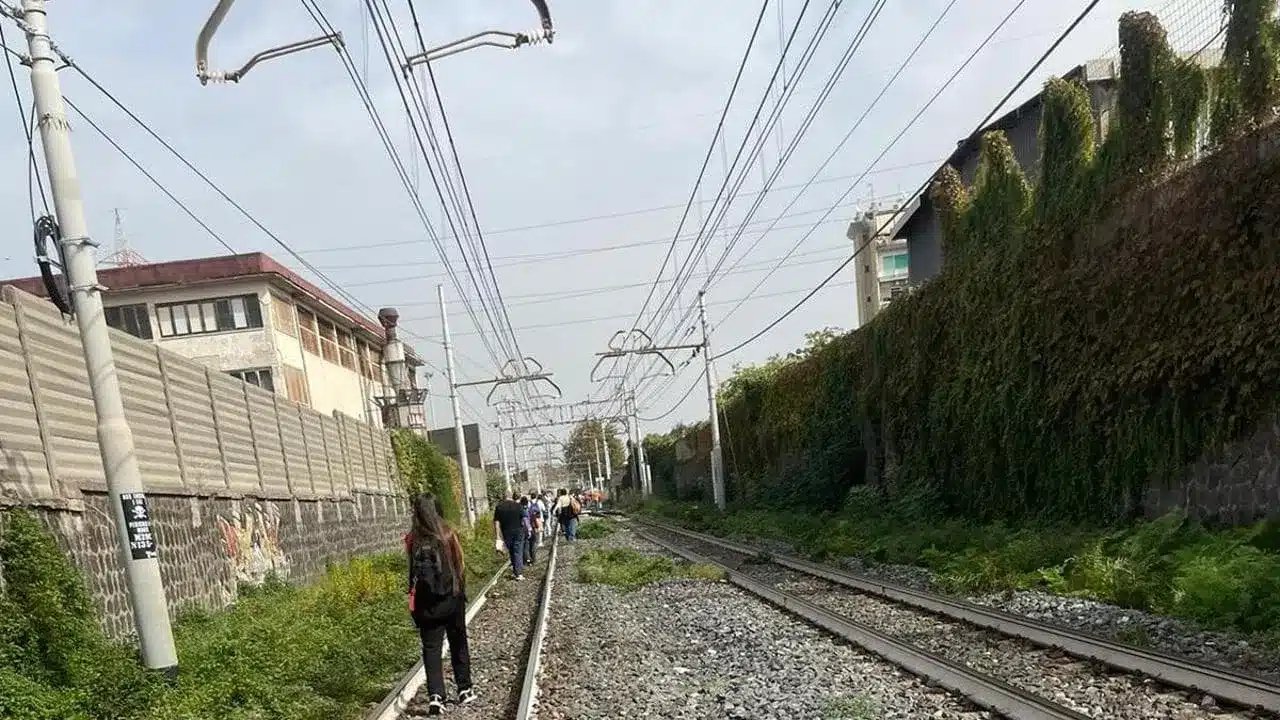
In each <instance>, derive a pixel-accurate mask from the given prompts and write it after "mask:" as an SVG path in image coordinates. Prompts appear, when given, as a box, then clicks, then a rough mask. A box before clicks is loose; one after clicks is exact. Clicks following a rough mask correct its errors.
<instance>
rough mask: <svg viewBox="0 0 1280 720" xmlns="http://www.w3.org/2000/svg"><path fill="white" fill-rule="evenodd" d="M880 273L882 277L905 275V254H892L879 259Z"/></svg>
mask: <svg viewBox="0 0 1280 720" xmlns="http://www.w3.org/2000/svg"><path fill="white" fill-rule="evenodd" d="M880 272H881V273H882V274H884V275H905V274H906V273H907V254H906V253H893V254H892V255H884V256H881V258H880Z"/></svg>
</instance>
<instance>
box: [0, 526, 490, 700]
mask: <svg viewBox="0 0 1280 720" xmlns="http://www.w3.org/2000/svg"><path fill="white" fill-rule="evenodd" d="M6 520H7V529H6V531H5V533H4V535H3V538H2V539H0V566H2V567H3V574H4V586H3V592H0V717H3V718H6V719H9V718H12V720H68V719H70V720H205V719H208V720H213V719H214V718H217V719H218V720H261V719H262V718H280V719H281V720H340V719H344V718H357V717H359V716H360V714H361V712H362V711H363V709H364V707H365V706H366V705H367V704H368V703H369V702H372V701H375V700H377V699H380V698H381V697H382V696H383V695H384V694H385V693H386V690H387V687H388V685H389V684H390V682H392V681H393V680H394V679H395V678H396V677H397V676H398V675H399V674H400V673H402V672H404V670H405V669H406V668H408V667H409V666H411V665H412V664H413V662H414V659H415V658H416V657H417V654H418V652H419V651H420V648H419V645H418V636H417V632H416V631H415V630H414V628H413V624H412V622H411V621H410V619H409V615H408V612H407V606H406V600H405V567H404V562H405V559H404V556H403V554H401V553H390V554H387V555H381V556H375V557H369V558H360V559H356V560H354V561H352V562H350V563H347V564H345V565H341V566H337V567H334V568H332V569H330V570H329V571H328V572H327V573H326V574H325V576H324V577H323V578H322V579H320V581H318V582H316V583H315V584H313V585H311V586H308V587H295V586H291V585H288V584H285V583H282V582H279V581H275V580H270V579H269V580H268V582H267V583H265V584H264V585H263V586H262V587H258V588H242V589H241V591H240V598H239V600H238V601H237V603H236V605H235V606H234V607H232V608H230V609H228V610H226V611H223V612H217V613H206V612H188V613H186V614H184V615H183V616H181V617H180V618H179V619H178V620H177V622H176V623H175V628H174V629H175V637H176V641H177V646H178V657H179V660H180V664H181V674H180V676H179V680H178V682H177V683H176V684H174V685H169V684H166V683H164V682H162V681H161V680H160V679H159V678H157V677H155V676H154V675H153V674H151V673H150V672H148V671H146V670H145V669H144V668H143V667H142V665H141V664H140V662H139V660H138V658H137V656H136V652H135V651H134V649H133V648H132V646H128V645H124V644H120V643H116V642H112V641H110V640H109V639H107V637H106V636H105V635H104V634H103V632H102V630H101V629H100V626H99V624H98V617H97V611H96V609H95V608H94V606H93V603H92V601H91V600H90V597H89V595H88V593H87V591H86V589H85V586H84V583H83V581H82V579H81V577H80V575H79V573H78V571H77V570H76V569H75V567H74V566H73V565H72V564H71V562H70V560H69V559H68V558H67V557H66V556H64V555H63V554H62V552H61V551H60V550H59V549H58V547H57V546H56V545H55V543H54V541H53V538H52V536H51V535H50V534H49V533H48V532H47V531H46V530H45V529H44V528H43V527H42V526H41V525H40V523H39V522H38V521H37V520H36V519H35V517H34V516H32V515H31V514H30V513H27V512H25V511H21V510H18V511H10V512H8V513H7V518H6ZM462 538H463V546H464V551H465V553H466V558H467V581H468V584H469V586H470V587H473V588H475V587H478V586H479V584H480V583H482V582H484V581H485V580H487V579H488V578H489V577H490V576H491V575H492V574H493V573H494V571H495V570H496V567H497V564H498V560H497V559H496V558H495V557H494V553H493V548H492V546H493V528H492V523H485V522H480V523H477V529H476V530H475V531H474V532H471V531H463V532H462Z"/></svg>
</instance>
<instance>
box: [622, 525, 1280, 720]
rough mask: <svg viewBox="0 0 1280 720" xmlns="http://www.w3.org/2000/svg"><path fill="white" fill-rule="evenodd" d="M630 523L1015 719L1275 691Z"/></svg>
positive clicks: (1276, 703)
mask: <svg viewBox="0 0 1280 720" xmlns="http://www.w3.org/2000/svg"><path fill="white" fill-rule="evenodd" d="M631 521H632V524H633V525H640V526H641V527H639V528H635V527H633V529H634V530H635V531H636V532H637V534H639V535H641V536H642V537H645V538H646V539H649V540H650V541H652V542H655V543H658V544H659V545H663V546H665V547H666V548H667V549H669V550H671V551H672V552H675V553H677V554H679V555H682V556H684V557H686V558H688V559H690V560H692V561H694V562H710V563H712V564H715V565H718V566H720V567H721V568H722V569H724V570H725V571H726V572H727V573H728V577H729V579H730V581H731V582H733V583H734V584H736V585H738V586H740V587H742V588H743V589H745V590H747V591H748V592H751V593H753V594H756V595H758V596H761V597H764V598H765V599H767V600H769V601H771V602H773V603H774V604H776V605H779V606H781V607H783V608H785V609H787V610H790V611H792V612H794V613H796V614H798V615H801V616H802V617H805V618H806V619H807V620H809V621H811V622H813V623H815V624H817V625H819V626H821V627H823V628H825V629H827V630H829V631H831V632H834V633H836V634H838V635H841V636H842V637H844V638H845V639H847V640H850V641H851V642H854V643H855V644H858V645H861V646H863V647H865V648H867V649H869V650H871V651H873V652H876V653H877V654H880V655H881V656H883V657H885V658H886V659H888V660H890V661H891V662H894V663H895V664H898V665H900V666H902V667H904V668H906V669H908V670H909V671H911V672H913V673H915V674H917V675H920V676H922V677H925V678H928V679H930V680H932V681H934V682H937V683H938V684H940V685H942V686H944V687H946V688H948V689H950V690H953V691H955V692H957V693H960V694H963V695H965V696H967V697H969V698H970V699H972V700H973V701H974V702H975V703H977V704H978V705H981V706H983V707H985V708H987V709H990V710H992V711H995V712H998V713H1000V714H1002V715H1004V716H1006V717H1009V718H1014V719H1015V720H1023V719H1026V720H1031V719H1033V718H1034V719H1037V720H1038V719H1040V718H1081V717H1095V718H1103V717H1106V718H1110V717H1130V715H1128V714H1119V712H1117V711H1127V710H1128V709H1130V708H1136V707H1141V708H1145V710H1144V711H1143V713H1142V714H1134V715H1131V716H1132V717H1143V718H1148V717H1151V718H1155V717H1167V718H1180V719H1181V718H1194V717H1209V716H1211V715H1213V714H1215V713H1217V712H1219V709H1218V708H1217V706H1216V703H1217V702H1219V701H1222V702H1225V703H1229V704H1231V705H1234V706H1237V707H1240V708H1242V710H1241V711H1240V712H1239V713H1237V714H1235V715H1234V717H1238V718H1264V717H1276V715H1274V713H1275V712H1276V711H1277V710H1280V687H1278V686H1276V685H1273V684H1271V683H1269V682H1267V681H1265V680H1262V679H1260V678H1256V677H1252V676H1249V675H1245V674H1240V673H1235V672H1232V671H1229V670H1226V669H1224V668H1220V667H1215V666H1211V665H1204V664H1200V663H1195V662H1193V661H1189V660H1186V659H1184V658H1180V657H1176V656H1171V655H1165V654H1162V653H1157V652H1154V651H1150V650H1146V649H1143V648H1136V647H1131V646H1126V645H1123V644H1120V643H1116V642H1114V641H1111V640H1107V639H1104V638H1099V637H1096V636H1093V635H1089V634H1086V633H1080V632H1076V631H1072V630H1068V629H1066V628H1062V627H1059V626H1055V625H1049V624H1045V623H1041V622H1038V621H1035V620H1031V619H1029V618H1025V617H1021V616H1017V615H1012V614H1009V613H1004V612H1001V611H997V610H993V609H991V608H986V607H982V606H978V605H974V604H972V603H967V602H964V601H961V600H956V599H953V598H948V597H944V596H940V595H936V594H933V593H927V592H922V591H918V590H914V589H911V588H906V587H902V586H897V585H893V584H890V583H885V582H883V581H879V580H869V579H867V578H864V577H860V576H857V575H854V574H852V573H847V572H844V571H842V570H838V569H835V568H832V567H829V566H825V565H821V564H817V563H811V562H808V561H805V560H800V559H798V558H791V557H786V556H779V555H770V554H766V553H762V551H761V550H760V549H758V548H754V547H751V546H749V545H744V544H741V543H735V542H731V541H726V540H723V539H721V538H716V537H713V536H709V535H704V534H701V533H695V532H692V531H688V530H685V529H683V528H677V527H674V526H671V525H667V524H665V523H655V522H652V521H648V520H636V519H634V518H632V519H631ZM1077 659H1078V660H1077ZM1081 661H1084V662H1081ZM1100 666H1102V667H1100ZM1108 670H1110V671H1116V672H1115V673H1114V674H1108V672H1107V671H1108ZM1135 676H1137V677H1135ZM1161 686H1168V687H1175V688H1178V689H1180V690H1188V691H1193V692H1194V693H1195V694H1196V695H1197V696H1199V698H1198V699H1197V698H1190V699H1187V698H1183V697H1182V696H1180V695H1177V694H1172V693H1169V692H1166V691H1164V690H1163V689H1162V687H1161Z"/></svg>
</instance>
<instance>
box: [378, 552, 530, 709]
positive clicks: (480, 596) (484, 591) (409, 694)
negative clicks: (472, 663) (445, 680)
mask: <svg viewBox="0 0 1280 720" xmlns="http://www.w3.org/2000/svg"><path fill="white" fill-rule="evenodd" d="M506 570H507V568H506V566H503V567H500V568H498V569H497V571H495V572H494V573H493V577H491V578H489V580H488V581H487V582H486V583H485V584H484V587H482V588H481V589H480V592H479V593H477V594H476V596H475V597H474V598H472V599H471V602H470V603H468V604H467V613H466V618H467V624H468V625H470V624H471V621H472V620H474V619H475V616H476V615H478V614H479V613H480V609H481V608H483V607H484V604H485V602H486V601H487V600H488V596H489V591H490V590H492V589H493V586H494V585H497V584H498V580H500V579H501V578H502V574H503V573H504V572H506ZM448 648H449V642H448V640H446V641H445V644H444V647H443V649H442V650H441V652H442V653H444V652H448ZM426 681H427V674H426V669H425V668H424V667H423V664H422V658H418V662H417V663H415V664H414V666H413V667H412V668H410V670H409V672H407V673H405V674H404V676H403V677H401V678H400V681H399V682H397V683H396V684H395V687H393V688H392V689H391V692H389V693H387V696H386V697H384V698H383V699H382V702H380V703H378V705H377V706H376V707H375V708H374V709H373V710H371V711H370V712H369V714H367V715H365V718H366V720H396V718H398V717H400V715H401V714H402V713H403V712H404V711H405V709H406V708H407V707H408V705H409V702H410V701H412V700H413V698H414V696H415V695H417V694H418V690H419V689H421V688H422V685H423V683H425V682H426Z"/></svg>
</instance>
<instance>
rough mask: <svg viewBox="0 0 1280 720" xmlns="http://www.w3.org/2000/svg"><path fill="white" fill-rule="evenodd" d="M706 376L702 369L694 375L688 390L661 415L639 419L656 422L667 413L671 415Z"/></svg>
mask: <svg viewBox="0 0 1280 720" xmlns="http://www.w3.org/2000/svg"><path fill="white" fill-rule="evenodd" d="M706 376H707V372H706V370H703V371H702V372H700V373H698V374H697V375H695V376H694V378H693V384H692V385H690V386H689V389H688V390H685V391H684V394H683V395H681V396H680V399H679V400H677V401H676V404H675V405H672V406H671V409H670V410H668V411H666V412H664V413H662V414H661V415H658V416H657V417H651V418H647V417H642V418H640V419H641V420H643V421H644V422H658V421H659V420H663V419H665V418H666V417H667V416H668V415H671V414H672V413H674V412H675V411H676V410H679V409H680V406H681V405H684V401H685V400H688V399H689V396H690V395H692V394H693V391H694V390H696V389H697V388H698V385H699V384H701V383H702V380H703V378H705V377H706Z"/></svg>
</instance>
